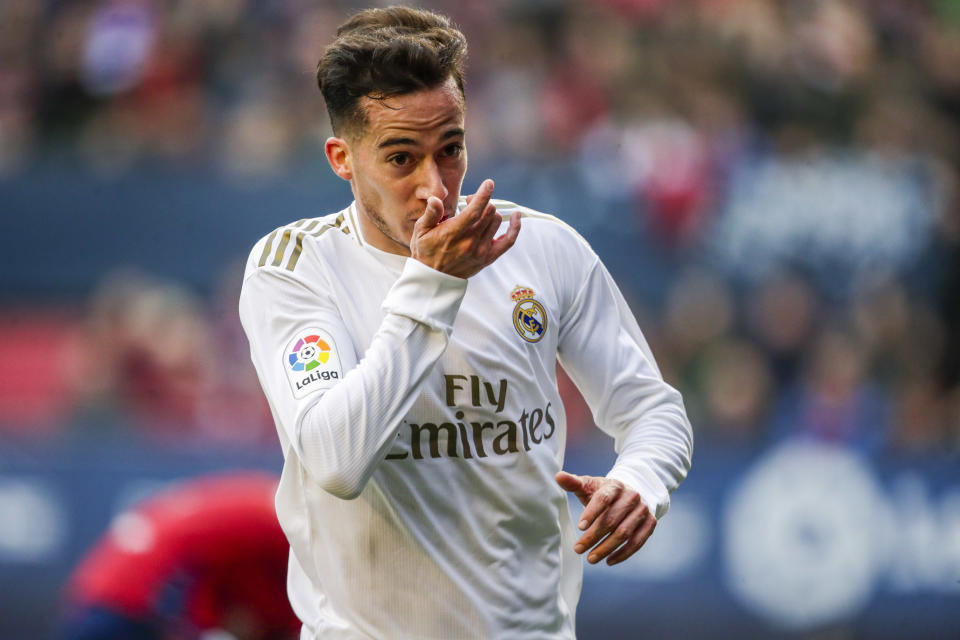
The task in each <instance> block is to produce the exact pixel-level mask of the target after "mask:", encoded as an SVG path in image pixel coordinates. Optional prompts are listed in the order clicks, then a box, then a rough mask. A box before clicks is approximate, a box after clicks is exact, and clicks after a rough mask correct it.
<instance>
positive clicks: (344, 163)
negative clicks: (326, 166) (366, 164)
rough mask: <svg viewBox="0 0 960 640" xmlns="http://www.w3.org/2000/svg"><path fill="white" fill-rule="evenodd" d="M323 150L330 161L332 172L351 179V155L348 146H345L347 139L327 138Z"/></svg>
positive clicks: (348, 179)
mask: <svg viewBox="0 0 960 640" xmlns="http://www.w3.org/2000/svg"><path fill="white" fill-rule="evenodd" d="M323 150H324V152H325V153H326V154H327V161H328V162H329V163H330V167H331V168H332V169H333V172H334V173H335V174H337V175H338V176H340V177H341V178H343V179H344V180H347V181H350V180H352V179H353V157H352V156H351V155H350V147H349V146H347V141H346V140H344V139H343V138H327V142H326V144H325V145H324V146H323Z"/></svg>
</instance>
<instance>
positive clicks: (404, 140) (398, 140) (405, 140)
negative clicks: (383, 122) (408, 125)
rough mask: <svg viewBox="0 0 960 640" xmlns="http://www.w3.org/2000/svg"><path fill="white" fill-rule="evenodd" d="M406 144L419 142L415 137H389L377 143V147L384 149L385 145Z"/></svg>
mask: <svg viewBox="0 0 960 640" xmlns="http://www.w3.org/2000/svg"><path fill="white" fill-rule="evenodd" d="M404 144H417V141H416V140H414V139H413V138H387V139H386V140H384V141H383V142H381V143H380V144H378V145H377V149H383V148H385V147H396V146H398V145H404Z"/></svg>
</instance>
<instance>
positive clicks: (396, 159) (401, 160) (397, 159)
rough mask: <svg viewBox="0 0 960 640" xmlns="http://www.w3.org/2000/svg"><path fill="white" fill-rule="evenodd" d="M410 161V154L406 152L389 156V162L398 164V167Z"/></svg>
mask: <svg viewBox="0 0 960 640" xmlns="http://www.w3.org/2000/svg"><path fill="white" fill-rule="evenodd" d="M409 161H410V156H408V155H407V154H405V153H398V154H397V155H395V156H390V157H389V158H387V162H389V163H390V164H393V165H396V166H398V167H402V166H404V165H405V164H407V162H409Z"/></svg>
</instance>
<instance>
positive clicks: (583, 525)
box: [577, 478, 623, 553]
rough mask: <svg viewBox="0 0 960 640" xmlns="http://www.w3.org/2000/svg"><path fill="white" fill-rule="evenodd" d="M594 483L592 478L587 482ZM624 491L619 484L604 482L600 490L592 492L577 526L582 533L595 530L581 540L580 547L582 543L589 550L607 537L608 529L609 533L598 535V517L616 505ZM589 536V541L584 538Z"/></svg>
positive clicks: (604, 532)
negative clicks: (589, 528) (615, 502)
mask: <svg viewBox="0 0 960 640" xmlns="http://www.w3.org/2000/svg"><path fill="white" fill-rule="evenodd" d="M592 481H593V479H592V478H591V479H589V480H588V481H587V482H588V483H589V482H592ZM586 489H587V490H588V491H589V489H590V487H586ZM622 490H623V485H622V484H621V483H619V482H615V481H613V482H604V483H603V484H602V486H601V487H600V488H598V489H597V490H596V491H593V492H591V493H592V494H593V495H591V496H590V502H589V503H588V504H587V508H586V509H584V510H583V513H582V514H581V515H580V522H579V523H578V524H577V526H578V527H579V528H580V530H581V531H583V530H584V529H587V528H588V527H593V528H592V529H591V530H590V531H588V532H587V534H586V535H584V537H583V538H581V539H580V542H578V543H577V544H578V545H579V544H580V543H581V542H582V543H584V544H586V547H585V548H587V549H589V548H590V547H592V546H593V544H594V543H595V542H597V541H598V540H600V538H602V537H603V536H604V535H606V533H607V531H609V529H607V531H603V532H602V533H601V534H600V535H597V534H598V533H599V531H598V527H596V526H594V525H595V524H597V517H598V516H600V515H601V514H602V513H604V512H605V511H606V510H607V508H608V507H610V506H611V505H612V504H613V503H614V501H615V500H616V499H617V497H618V496H619V495H620V493H621V491H622ZM608 517H609V516H608ZM601 528H602V523H601ZM588 536H589V539H587V540H584V538H587V537H588ZM577 553H580V552H579V551H578V552H577Z"/></svg>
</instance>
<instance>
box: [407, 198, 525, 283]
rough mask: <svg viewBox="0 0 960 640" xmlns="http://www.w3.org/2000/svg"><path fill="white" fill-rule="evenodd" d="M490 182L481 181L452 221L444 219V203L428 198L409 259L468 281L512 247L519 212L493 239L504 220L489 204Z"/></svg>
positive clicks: (511, 217) (512, 216)
mask: <svg viewBox="0 0 960 640" xmlns="http://www.w3.org/2000/svg"><path fill="white" fill-rule="evenodd" d="M491 195H493V180H484V181H483V183H482V184H481V185H480V188H479V189H477V192H476V193H475V194H473V195H472V196H469V197H467V206H466V207H464V209H463V211H461V212H460V213H459V214H458V215H456V216H453V217H452V218H448V219H444V218H443V201H442V200H440V198H436V197H431V198H430V199H429V200H427V208H426V211H425V212H424V214H423V215H422V216H420V217H419V218H418V219H417V222H416V224H415V225H414V227H413V235H412V237H411V238H410V255H411V256H412V257H413V258H415V259H416V260H419V261H420V262H422V263H424V264H425V265H427V266H428V267H431V268H433V269H436V270H437V271H442V272H443V273H446V274H449V275H451V276H457V277H458V278H469V277H470V276H472V275H475V274H476V273H478V272H479V271H480V270H481V269H483V268H484V267H486V266H487V265H489V264H491V263H492V262H493V261H494V260H496V259H497V258H499V257H500V256H502V255H503V254H504V252H505V251H506V250H507V249H509V248H510V247H512V246H513V243H514V242H516V240H517V235H518V234H519V233H520V212H519V211H515V212H514V213H513V215H511V216H510V225H509V226H508V227H507V230H506V231H505V232H504V233H503V234H502V235H501V236H500V237H498V238H494V234H496V232H497V229H498V228H499V227H500V224H501V223H502V222H503V218H502V217H501V216H500V214H499V213H498V212H497V208H496V207H495V206H493V205H492V204H490V196H491Z"/></svg>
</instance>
